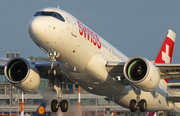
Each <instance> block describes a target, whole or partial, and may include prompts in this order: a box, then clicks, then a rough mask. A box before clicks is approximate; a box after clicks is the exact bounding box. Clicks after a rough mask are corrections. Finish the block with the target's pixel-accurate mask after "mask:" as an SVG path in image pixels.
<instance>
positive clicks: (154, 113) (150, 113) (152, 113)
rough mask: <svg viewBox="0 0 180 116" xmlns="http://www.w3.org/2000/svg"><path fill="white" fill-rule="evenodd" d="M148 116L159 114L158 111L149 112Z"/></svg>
mask: <svg viewBox="0 0 180 116" xmlns="http://www.w3.org/2000/svg"><path fill="white" fill-rule="evenodd" d="M146 116H157V115H156V112H148V113H147V114H146Z"/></svg>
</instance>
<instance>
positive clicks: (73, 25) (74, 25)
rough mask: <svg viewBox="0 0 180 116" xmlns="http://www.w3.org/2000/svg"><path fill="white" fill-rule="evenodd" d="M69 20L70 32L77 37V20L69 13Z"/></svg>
mask: <svg viewBox="0 0 180 116" xmlns="http://www.w3.org/2000/svg"><path fill="white" fill-rule="evenodd" d="M69 18H70V22H71V23H72V32H71V34H72V35H73V36H74V37H77V21H76V19H75V18H74V17H73V16H71V15H70V17H69Z"/></svg>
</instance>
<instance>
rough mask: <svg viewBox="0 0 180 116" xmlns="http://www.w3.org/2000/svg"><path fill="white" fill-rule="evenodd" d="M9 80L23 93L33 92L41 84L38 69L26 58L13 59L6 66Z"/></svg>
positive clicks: (6, 74) (5, 71)
mask: <svg viewBox="0 0 180 116" xmlns="http://www.w3.org/2000/svg"><path fill="white" fill-rule="evenodd" d="M4 74H5V77H6V78H7V80H8V81H9V82H10V83H11V84H12V85H14V86H15V87H17V88H18V89H21V90H23V91H28V92H31V91H33V90H35V89H36V88H37V87H38V86H39V84H40V76H39V73H38V70H37V68H36V67H35V66H34V65H32V64H31V63H30V62H29V61H28V60H26V59H24V58H14V59H11V60H10V61H9V62H8V63H7V64H6V66H5V69H4Z"/></svg>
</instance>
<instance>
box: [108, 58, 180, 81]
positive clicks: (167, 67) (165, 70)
mask: <svg viewBox="0 0 180 116" xmlns="http://www.w3.org/2000/svg"><path fill="white" fill-rule="evenodd" d="M124 65H125V62H113V61H108V62H107V64H106V70H107V71H108V72H109V74H110V75H112V76H123V75H124V74H123V68H124ZM154 65H155V67H156V68H157V69H158V71H159V74H160V77H161V79H165V78H173V77H180V64H170V63H164V64H163V63H154Z"/></svg>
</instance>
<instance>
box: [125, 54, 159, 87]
mask: <svg viewBox="0 0 180 116" xmlns="http://www.w3.org/2000/svg"><path fill="white" fill-rule="evenodd" d="M123 71H124V75H125V78H126V79H127V80H128V82H129V83H130V84H132V85H134V86H135V87H137V88H139V89H141V90H144V91H153V90H154V89H155V88H156V87H157V86H158V85H159V82H160V75H159V72H158V70H157V68H156V67H155V65H154V64H153V63H151V62H150V61H149V60H147V59H145V58H141V57H133V58H131V59H129V60H128V61H127V62H126V64H125V65H124V70H123Z"/></svg>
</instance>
